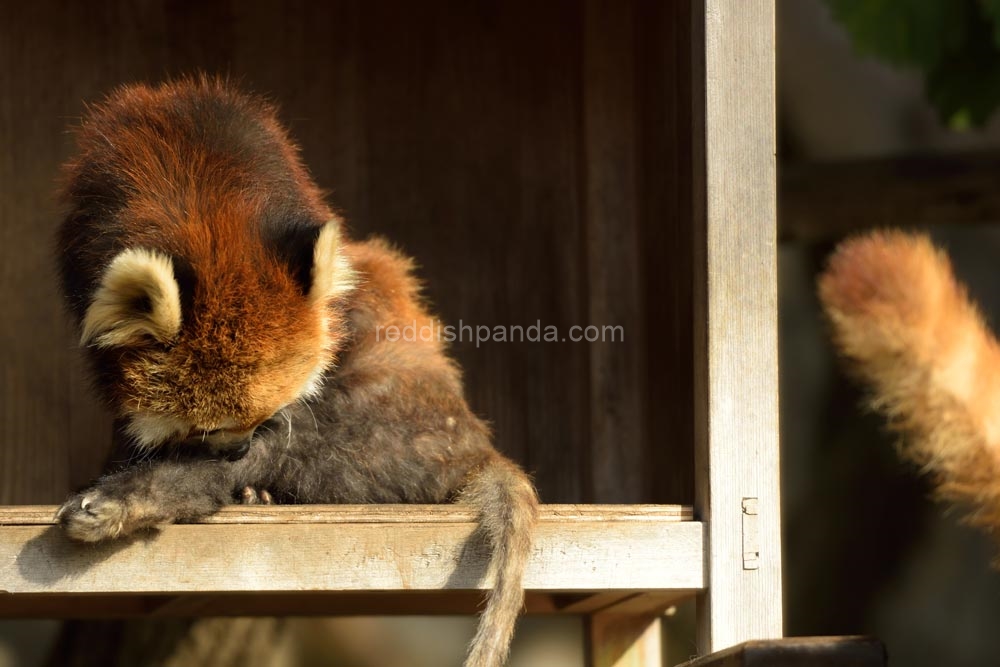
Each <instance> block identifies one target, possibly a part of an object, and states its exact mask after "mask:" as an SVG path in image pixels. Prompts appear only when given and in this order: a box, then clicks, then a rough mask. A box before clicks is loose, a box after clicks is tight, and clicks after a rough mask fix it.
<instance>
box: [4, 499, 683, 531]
mask: <svg viewBox="0 0 1000 667" xmlns="http://www.w3.org/2000/svg"><path fill="white" fill-rule="evenodd" d="M57 510H58V506H56V505H8V506H3V507H0V526H48V525H55V523H56V520H55V515H56V511H57ZM693 515H694V511H693V510H692V508H691V507H690V506H687V505H542V506H541V508H540V510H539V518H540V519H541V520H542V521H549V522H554V521H572V522H574V523H583V522H591V521H599V522H606V521H610V522H635V521H655V522H669V521H690V520H692V519H693ZM475 518H476V514H475V512H474V511H473V510H471V509H469V508H467V507H463V506H462V505H390V504H384V505H229V506H227V507H223V508H222V509H220V510H219V511H218V513H216V514H213V515H212V516H209V517H205V518H204V519H202V520H201V521H199V522H198V523H201V524H226V523H289V524H293V523H456V522H472V521H475Z"/></svg>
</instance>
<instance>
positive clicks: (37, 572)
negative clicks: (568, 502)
mask: <svg viewBox="0 0 1000 667" xmlns="http://www.w3.org/2000/svg"><path fill="white" fill-rule="evenodd" d="M50 509H51V508H50ZM253 509H254V510H256V509H257V508H253ZM355 509H356V513H355V514H353V515H351V512H352V510H348V511H347V514H348V515H351V517H350V518H349V519H344V518H343V517H341V518H340V519H339V520H338V519H336V518H334V515H335V514H336V512H335V511H333V510H330V511H329V512H324V511H323V510H322V509H321V510H320V511H312V512H309V511H307V512H306V513H305V514H304V515H303V514H300V515H299V518H300V519H301V520H298V521H294V520H293V521H289V516H284V517H283V520H282V522H275V516H276V515H277V514H280V511H278V512H276V511H275V510H274V509H270V510H265V511H263V512H256V511H249V512H246V514H241V512H244V511H245V510H239V511H235V510H234V514H236V516H230V517H225V516H223V517H222V520H223V521H226V520H227V519H230V520H231V519H237V520H238V521H239V522H237V523H233V522H218V523H211V524H203V525H172V526H165V527H163V528H162V529H160V530H158V531H154V532H149V533H145V534H142V535H139V536H136V537H133V538H132V539H126V540H119V541H116V542H110V543H104V544H97V545H80V544H74V543H71V542H69V541H68V540H67V539H66V537H65V536H64V535H63V534H62V532H61V531H60V530H59V529H58V528H57V527H55V526H52V525H47V523H45V522H43V521H39V520H40V519H44V521H49V520H50V518H51V513H50V512H48V511H47V512H45V513H44V516H43V513H42V512H38V511H33V512H31V513H30V521H31V522H32V523H29V524H27V525H25V524H24V523H20V524H14V523H11V522H9V521H8V525H4V526H2V527H0V590H2V591H6V592H7V593H10V594H56V593H59V594H90V593H94V594H110V593H120V594H135V593H141V594H156V595H159V594H167V593H178V594H180V593H190V592H212V593H214V592H221V593H235V592H272V593H282V592H303V591H433V590H480V589H483V588H486V587H489V585H490V582H489V581H488V580H487V579H486V578H485V572H486V557H487V554H486V552H485V548H484V546H483V545H482V544H480V543H479V542H478V540H476V539H473V534H474V532H475V530H476V523H475V522H474V521H472V520H471V517H470V516H469V515H468V514H463V513H461V512H454V511H453V509H452V508H450V507H444V508H441V507H438V508H429V507H419V508H416V510H415V511H414V518H415V519H418V520H412V521H406V522H399V521H397V520H395V519H393V520H391V521H389V523H391V526H390V525H387V520H386V516H385V515H380V513H379V512H378V511H376V512H374V513H371V512H368V510H370V509H371V508H355ZM602 511H603V512H604V513H605V518H604V519H602V520H596V519H595V518H594V517H596V516H597V515H598V514H599V513H600V512H602ZM223 514H224V513H223ZM610 514H611V512H610V510H607V509H604V510H600V509H598V510H597V511H596V512H593V513H591V514H590V515H589V516H588V515H587V512H586V511H585V510H581V509H579V508H574V509H572V510H570V511H568V513H567V510H563V509H560V508H556V510H555V511H549V512H547V513H546V514H544V515H543V517H542V520H541V522H540V523H539V527H538V531H537V537H536V540H535V547H534V553H533V556H532V560H531V562H530V563H529V565H528V569H527V572H526V573H525V588H527V589H529V590H536V591H614V590H619V591H657V590H659V591H671V590H683V591H688V590H696V589H700V588H702V587H703V585H704V576H703V571H704V568H703V561H702V559H703V552H702V525H701V524H700V523H698V522H693V521H679V520H678V517H676V516H671V515H670V514H669V513H668V514H666V515H665V516H661V517H660V518H656V512H655V511H654V512H652V513H649V512H638V511H631V512H630V511H626V512H625V513H623V514H621V515H620V518H618V519H614V518H609V517H610ZM252 515H256V516H257V518H259V519H261V521H258V522H254V521H248V520H247V517H248V516H252ZM45 516H48V517H49V518H48V519H45ZM580 516H583V517H584V518H583V519H579V517H580ZM359 517H361V518H359ZM371 518H374V520H371V521H369V520H367V519H371ZM34 522H38V523H34Z"/></svg>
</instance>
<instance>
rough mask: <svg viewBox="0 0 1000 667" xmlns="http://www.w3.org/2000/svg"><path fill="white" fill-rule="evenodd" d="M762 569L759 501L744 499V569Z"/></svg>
mask: <svg viewBox="0 0 1000 667" xmlns="http://www.w3.org/2000/svg"><path fill="white" fill-rule="evenodd" d="M758 567H760V543H759V541H758V539H757V499H756V498H744V499H743V569H744V570H756V569H757V568H758Z"/></svg>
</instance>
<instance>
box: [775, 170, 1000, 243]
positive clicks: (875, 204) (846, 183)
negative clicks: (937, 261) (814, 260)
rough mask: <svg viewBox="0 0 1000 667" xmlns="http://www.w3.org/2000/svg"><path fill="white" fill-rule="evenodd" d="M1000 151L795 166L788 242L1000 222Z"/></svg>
mask: <svg viewBox="0 0 1000 667" xmlns="http://www.w3.org/2000/svg"><path fill="white" fill-rule="evenodd" d="M997 183H1000V152H992V151H991V152H977V153H955V154H944V155H933V156H907V157H896V158H877V159H866V160H851V161H841V162H830V163H812V164H808V163H807V164H789V165H783V166H782V167H781V169H780V188H779V198H778V201H779V208H778V231H779V238H780V239H781V240H789V241H807V242H817V241H833V240H837V239H839V238H842V237H843V236H846V235H848V234H850V233H852V232H855V231H861V230H865V229H872V228H877V227H923V226H928V225H949V224H984V223H995V222H1000V188H997Z"/></svg>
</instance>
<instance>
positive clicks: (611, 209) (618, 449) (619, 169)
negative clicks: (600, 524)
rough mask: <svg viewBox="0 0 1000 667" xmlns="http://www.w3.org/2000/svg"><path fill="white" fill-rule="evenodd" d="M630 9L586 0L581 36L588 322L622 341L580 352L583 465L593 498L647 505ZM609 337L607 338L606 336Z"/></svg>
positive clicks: (601, 342) (625, 5)
mask: <svg viewBox="0 0 1000 667" xmlns="http://www.w3.org/2000/svg"><path fill="white" fill-rule="evenodd" d="M637 20H638V17H637V16H636V8H635V7H634V6H632V5H631V4H630V3H620V2H616V1H615V0H588V2H586V22H585V25H586V28H585V38H584V49H583V53H584V66H583V76H584V82H585V84H584V91H583V92H584V97H583V142H584V153H583V157H584V159H583V167H582V170H583V178H584V190H585V193H586V195H585V201H584V205H585V216H584V224H585V226H586V239H587V247H586V251H587V265H586V267H585V268H586V271H587V277H588V285H589V287H588V291H589V304H590V317H589V324H592V325H594V326H597V327H605V326H610V327H620V328H621V332H622V334H623V338H624V340H618V341H617V342H616V341H613V340H598V341H596V342H594V343H592V344H591V345H589V346H588V349H589V352H590V383H589V385H590V401H591V404H592V405H595V406H597V405H601V406H605V409H603V410H593V411H592V412H591V414H590V457H591V467H592V469H593V470H594V473H593V484H594V493H595V495H596V497H597V498H600V499H601V500H602V501H604V502H638V501H639V500H641V499H643V498H645V497H648V494H647V492H646V489H645V486H646V485H647V484H648V483H649V482H650V480H649V477H648V475H646V474H645V470H644V469H643V456H644V454H645V451H644V450H643V448H641V447H638V446H636V445H637V444H638V443H642V442H644V441H645V436H644V434H643V429H644V428H645V426H646V422H645V420H644V416H643V410H644V408H645V407H646V405H645V403H644V402H643V400H642V396H643V395H644V394H645V383H644V379H645V378H644V375H643V373H642V365H641V362H642V358H641V356H640V355H641V353H642V350H643V346H644V344H645V339H646V333H647V332H645V331H644V330H643V327H642V326H641V320H640V317H641V310H640V307H639V301H640V299H641V296H642V294H641V291H640V289H639V278H640V275H639V271H640V265H639V262H637V261H636V259H637V258H638V255H639V244H640V239H639V235H638V231H639V230H638V226H639V215H638V210H637V209H638V205H639V202H638V186H639V183H638V171H639V164H638V159H637V153H638V147H637V145H636V144H637V141H638V136H637V132H636V120H635V119H636V104H637V102H638V100H637V98H636V81H635V78H636V76H635V75H636V72H635V70H636V53H635V49H634V46H633V45H634V44H635V33H636V22H637ZM612 331H613V330H612Z"/></svg>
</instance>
